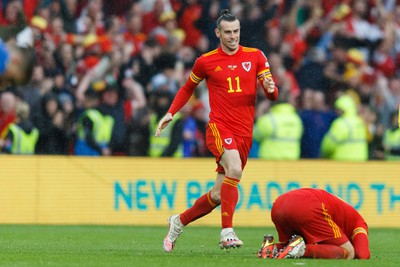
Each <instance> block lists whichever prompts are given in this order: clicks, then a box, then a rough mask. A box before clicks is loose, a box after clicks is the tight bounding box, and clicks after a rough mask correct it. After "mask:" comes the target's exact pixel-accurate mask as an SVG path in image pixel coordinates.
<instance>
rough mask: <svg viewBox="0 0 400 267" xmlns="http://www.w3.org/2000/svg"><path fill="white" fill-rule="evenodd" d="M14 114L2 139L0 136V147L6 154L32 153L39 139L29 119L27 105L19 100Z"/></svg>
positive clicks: (36, 130) (37, 132)
mask: <svg viewBox="0 0 400 267" xmlns="http://www.w3.org/2000/svg"><path fill="white" fill-rule="evenodd" d="M16 115H17V116H16V119H15V121H14V122H13V123H11V124H10V125H8V128H7V131H6V132H5V133H4V135H5V137H4V139H3V138H0V147H1V149H2V151H3V152H5V153H8V154H14V155H33V154H34V153H35V147H36V144H37V141H38V139H39V131H38V129H37V128H36V127H34V126H33V124H32V122H31V120H30V119H29V105H28V104H27V103H25V102H23V101H19V102H18V103H17V107H16Z"/></svg>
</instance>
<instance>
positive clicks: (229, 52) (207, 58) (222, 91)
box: [155, 9, 278, 252]
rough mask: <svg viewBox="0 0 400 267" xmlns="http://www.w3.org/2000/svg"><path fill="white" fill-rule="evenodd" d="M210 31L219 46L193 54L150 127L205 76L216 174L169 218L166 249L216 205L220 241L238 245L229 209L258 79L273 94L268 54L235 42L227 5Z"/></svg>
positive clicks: (248, 140) (235, 24) (236, 27)
mask: <svg viewBox="0 0 400 267" xmlns="http://www.w3.org/2000/svg"><path fill="white" fill-rule="evenodd" d="M215 34H216V36H217V37H218V38H219V39H220V46H219V47H218V48H217V49H215V50H212V51H210V52H208V53H205V54H203V55H201V56H200V57H199V58H198V59H197V60H196V62H195V64H194V66H193V69H192V71H191V73H190V75H189V78H188V80H187V81H186V83H185V84H184V85H183V86H182V87H181V88H180V89H179V91H178V93H177V94H176V96H175V98H174V101H173V102H172V104H171V106H170V108H169V110H168V112H167V114H166V115H165V116H164V117H163V118H162V119H161V120H160V122H159V124H158V128H157V130H156V133H155V136H160V133H161V131H162V130H163V129H164V128H165V127H166V126H167V125H168V124H169V123H170V122H171V121H172V118H173V116H174V115H175V114H176V113H177V112H178V111H179V110H180V109H181V108H182V107H183V106H184V105H185V104H186V102H187V101H188V100H189V98H190V97H191V96H192V94H193V92H194V90H195V88H196V87H197V85H198V84H199V83H200V82H201V81H202V80H204V79H205V80H206V83H207V87H208V91H209V100H210V110H211V111H210V114H209V123H208V125H207V129H206V142H207V147H208V149H209V150H210V151H211V152H212V153H213V155H214V156H215V159H216V163H217V169H216V171H217V178H216V181H215V184H214V186H213V188H212V189H211V190H210V191H209V192H208V193H206V194H204V195H203V196H201V197H200V198H198V199H197V200H196V202H195V203H194V205H193V206H192V207H190V208H189V209H187V210H186V211H184V212H183V213H181V214H175V215H172V216H171V217H170V218H169V230H168V234H167V236H166V237H165V239H164V243H163V247H164V250H165V251H166V252H170V251H171V250H172V249H173V248H174V246H175V243H176V240H177V239H178V237H179V236H180V234H181V232H182V229H183V227H184V226H186V225H187V224H189V223H191V222H193V221H195V220H197V219H199V218H201V217H203V216H205V215H207V214H209V213H210V212H211V211H212V210H213V209H214V208H216V207H217V206H219V205H221V224H222V231H221V239H220V247H221V248H235V247H240V246H242V245H243V242H242V241H241V240H240V239H239V238H238V237H237V236H236V234H235V232H234V231H233V214H234V212H235V208H236V204H237V201H238V189H237V185H238V183H239V181H240V179H241V177H242V171H243V169H244V167H245V165H246V162H247V157H248V153H249V150H250V147H251V144H252V132H253V125H254V110H255V101H256V92H257V81H258V82H259V83H260V84H261V85H262V87H263V88H264V92H265V94H266V96H267V97H268V98H269V99H270V100H275V99H276V98H277V96H278V88H276V86H275V83H274V81H273V79H272V75H271V72H270V67H269V63H268V60H267V58H266V57H265V55H264V54H263V53H262V52H261V51H260V50H258V49H255V48H249V47H243V46H241V45H239V40H240V22H239V20H238V19H237V18H236V17H235V16H234V15H232V14H230V13H229V11H228V10H227V9H224V10H222V11H221V14H220V17H219V18H218V20H217V28H216V29H215Z"/></svg>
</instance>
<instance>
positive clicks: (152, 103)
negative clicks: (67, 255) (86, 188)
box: [0, 0, 400, 160]
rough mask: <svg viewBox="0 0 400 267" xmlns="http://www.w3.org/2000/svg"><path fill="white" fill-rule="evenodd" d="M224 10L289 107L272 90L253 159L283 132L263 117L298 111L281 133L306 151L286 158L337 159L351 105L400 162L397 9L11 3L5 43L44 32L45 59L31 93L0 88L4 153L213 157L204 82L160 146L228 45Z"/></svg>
mask: <svg viewBox="0 0 400 267" xmlns="http://www.w3.org/2000/svg"><path fill="white" fill-rule="evenodd" d="M224 8H228V9H229V10H230V11H231V13H232V14H234V15H235V16H237V18H238V19H239V20H240V22H241V45H243V46H250V47H256V48H259V49H260V50H262V51H263V52H264V53H265V55H266V56H267V58H268V60H269V63H270V66H271V71H272V75H273V78H274V80H275V82H276V85H277V87H278V88H279V90H280V99H279V101H278V102H277V103H271V102H269V101H268V100H267V99H266V98H265V95H263V91H262V90H260V94H259V96H258V99H257V106H256V127H255V131H256V132H257V134H256V135H255V140H254V146H253V148H252V150H251V152H250V154H251V156H252V157H256V158H257V157H258V158H268V155H266V156H265V157H264V155H263V154H264V153H263V150H264V149H263V147H264V145H265V144H263V143H264V142H269V143H271V142H273V140H274V131H275V132H276V131H278V130H276V129H275V130H274V129H272V130H271V132H272V134H269V135H270V136H269V137H268V133H261V132H262V131H260V127H261V129H262V127H267V126H266V123H267V121H266V122H264V126H263V125H262V121H263V120H266V119H263V117H265V116H270V117H273V116H272V115H271V114H278V113H281V114H284V113H285V112H288V111H289V110H291V109H292V110H291V111H292V113H295V116H298V118H299V119H300V120H298V123H295V125H294V126H293V125H292V126H291V127H290V128H289V129H288V130H287V132H285V130H284V129H279V131H280V132H282V135H283V136H286V137H291V139H293V140H291V142H293V146H292V147H293V149H292V148H290V147H289V148H290V149H289V150H290V151H291V152H289V154H290V153H292V154H293V155H289V156H288V155H282V157H279V156H276V157H275V159H298V158H323V157H326V158H329V157H330V156H329V155H332V153H329V151H328V150H329V149H330V148H328V147H329V146H331V147H332V146H335V145H337V146H339V145H340V140H339V141H338V140H337V139H338V138H339V137H338V136H340V134H338V135H336V134H334V133H333V132H332V126H334V122H335V120H337V119H339V118H340V117H341V116H343V113H346V112H345V110H341V113H338V112H337V111H338V109H340V106H341V105H339V104H340V103H339V104H337V101H338V99H339V98H340V96H343V95H346V96H350V99H351V101H353V102H354V107H355V113H356V114H353V115H355V116H358V117H359V118H360V119H361V121H362V123H363V125H365V134H360V135H359V136H360V138H358V139H357V138H353V139H354V140H356V139H357V140H356V141H354V140H353V141H354V142H358V141H360V140H359V139H363V140H361V141H362V142H365V146H366V147H367V150H366V151H364V152H363V153H367V156H366V157H363V158H362V160H367V159H369V160H383V159H400V133H399V130H398V127H397V120H398V118H397V114H398V107H399V103H400V68H399V67H400V1H396V0H324V1H314V0H201V1H200V0H181V1H177V0H113V1H103V0H80V1H77V0H24V1H22V0H1V1H0V9H1V13H0V33H3V35H2V39H3V41H4V42H17V43H23V42H28V41H27V40H29V38H28V37H27V36H33V37H34V40H33V43H32V45H33V46H34V47H35V51H36V56H37V64H36V66H35V68H34V72H33V77H32V80H31V82H30V84H29V85H27V86H25V87H23V88H20V87H18V88H13V87H10V88H8V89H7V90H3V91H0V134H1V136H0V147H1V151H2V152H1V153H11V154H44V155H48V154H51V155H126V156H154V157H161V156H178V157H206V156H210V154H209V152H208V151H207V147H206V145H205V134H204V133H205V127H206V124H207V120H208V111H209V109H208V94H207V88H206V85H205V83H201V84H200V85H199V87H198V88H197V89H196V93H195V95H194V96H193V97H192V98H191V100H190V101H189V102H188V104H187V105H186V106H185V107H184V108H183V109H182V110H181V112H180V113H179V115H178V116H177V119H176V121H174V123H173V125H170V126H169V127H168V129H170V130H169V131H166V133H165V134H166V136H164V137H162V138H159V139H156V138H154V137H153V136H154V130H155V128H156V125H157V122H158V120H159V119H160V118H161V117H162V116H163V115H164V114H165V113H166V111H167V110H168V108H169V105H170V103H171V101H172V99H173V97H174V95H175V94H176V92H177V90H178V89H179V88H180V86H182V85H183V84H184V83H185V81H186V79H187V77H188V74H189V73H190V71H191V67H192V66H193V63H194V61H195V60H196V58H197V57H198V56H199V55H201V54H202V53H204V52H207V51H209V50H211V49H215V48H216V47H217V46H218V45H219V40H218V39H217V38H216V36H215V33H214V28H215V21H216V19H217V18H218V16H219V12H220V11H221V10H222V9H224ZM13 31H14V32H16V34H11V33H13ZM7 33H9V34H7ZM7 35H9V36H7ZM351 101H350V102H351ZM344 102H345V101H344ZM350 102H346V105H347V107H348V105H352V104H348V103H350ZM335 103H336V104H337V105H336V104H335ZM342 103H343V101H342ZM281 104H283V105H285V106H286V107H290V108H280V109H279V108H277V107H275V105H281ZM345 109H346V108H345ZM278 120H279V119H278ZM283 120H284V119H282V120H281V121H283ZM344 121H345V122H344V124H346V123H348V124H349V127H348V128H349V129H351V127H352V126H351V125H350V124H351V123H353V122H354V123H355V120H353V121H352V120H348V121H347V122H346V120H344ZM257 123H259V124H260V126H259V127H257ZM357 123H358V122H357ZM270 124H271V126H268V127H274V126H276V125H275V124H274V123H270ZM282 127H284V126H282ZM342 128H343V127H342ZM344 128H345V127H344ZM264 129H266V128H264ZM342 131H343V129H342ZM329 134H330V135H331V137H332V140H333V141H334V142H330V143H329V141H327V140H324V138H325V137H326V136H327V135H329ZM263 135H264V136H263ZM20 136H22V137H20ZM275 137H276V136H275ZM266 138H267V139H268V138H269V140H268V141H266V140H265V139H266ZM271 140H272V141H271ZM336 141H337V142H336ZM328 143H329V144H328ZM324 146H326V147H324ZM272 147H273V146H272V145H269V148H270V150H271V154H276V155H279V153H278V152H279V151H280V148H279V146H278V147H277V148H276V149H275V148H274V149H272ZM266 150H268V146H266ZM275 152H276V153H275ZM267 154H268V153H267ZM347 154H349V153H347ZM270 158H271V157H270ZM331 158H334V157H331ZM350 160H351V158H350Z"/></svg>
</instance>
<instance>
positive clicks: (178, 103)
mask: <svg viewBox="0 0 400 267" xmlns="http://www.w3.org/2000/svg"><path fill="white" fill-rule="evenodd" d="M197 84H198V83H195V82H193V81H192V80H191V78H190V77H189V78H188V79H187V81H186V83H185V84H184V85H183V86H182V87H181V89H179V91H178V93H177V94H176V96H175V98H174V100H173V101H172V104H171V106H170V108H169V110H168V112H167V114H165V116H164V117H163V118H162V119H161V120H160V122H159V123H158V126H157V130H156V133H155V136H156V137H158V136H160V133H161V131H162V130H163V129H164V128H165V127H167V126H168V124H169V123H170V122H171V121H172V118H173V116H174V115H175V113H177V112H178V111H179V110H180V109H181V108H182V107H183V106H184V105H185V104H186V103H187V102H188V101H189V99H190V97H191V96H192V94H193V92H194V89H196V86H197Z"/></svg>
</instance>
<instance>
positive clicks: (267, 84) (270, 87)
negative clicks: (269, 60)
mask: <svg viewBox="0 0 400 267" xmlns="http://www.w3.org/2000/svg"><path fill="white" fill-rule="evenodd" d="M263 86H264V88H265V90H267V92H268V93H269V94H272V93H273V92H274V91H275V82H274V80H273V79H272V77H267V74H266V73H265V72H264V79H263Z"/></svg>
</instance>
